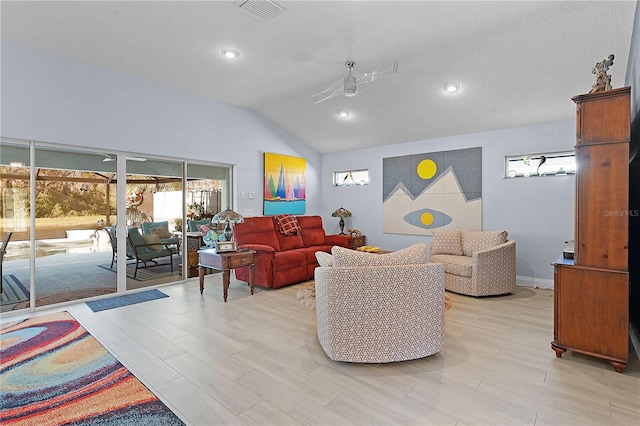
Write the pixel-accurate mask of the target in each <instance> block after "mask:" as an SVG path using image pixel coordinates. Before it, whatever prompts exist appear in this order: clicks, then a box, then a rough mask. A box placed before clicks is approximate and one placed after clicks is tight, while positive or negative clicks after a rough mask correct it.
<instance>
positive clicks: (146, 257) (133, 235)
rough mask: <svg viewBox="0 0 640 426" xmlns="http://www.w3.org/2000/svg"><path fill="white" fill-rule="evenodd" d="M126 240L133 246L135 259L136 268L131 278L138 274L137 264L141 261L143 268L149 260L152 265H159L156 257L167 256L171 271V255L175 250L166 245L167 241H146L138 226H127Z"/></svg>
mask: <svg viewBox="0 0 640 426" xmlns="http://www.w3.org/2000/svg"><path fill="white" fill-rule="evenodd" d="M127 235H128V237H127V240H128V241H129V243H130V244H131V247H132V248H133V256H134V258H135V261H136V269H135V271H134V273H133V278H135V277H136V276H137V274H138V265H140V263H142V264H143V265H144V268H145V269H147V263H148V262H151V263H153V264H154V266H161V265H162V264H160V263H158V261H157V259H161V258H163V257H169V265H170V266H171V272H173V255H174V253H176V251H175V250H174V249H173V248H171V247H168V244H169V243H162V242H160V241H158V242H154V243H147V242H146V241H145V240H144V238H143V237H142V235H141V234H140V231H139V230H138V228H129V230H128V232H127Z"/></svg>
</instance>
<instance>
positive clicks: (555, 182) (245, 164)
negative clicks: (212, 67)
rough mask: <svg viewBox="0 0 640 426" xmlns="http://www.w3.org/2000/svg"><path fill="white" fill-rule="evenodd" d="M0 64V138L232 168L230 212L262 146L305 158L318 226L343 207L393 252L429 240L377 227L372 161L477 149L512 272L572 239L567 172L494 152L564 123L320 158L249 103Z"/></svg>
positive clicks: (23, 54) (490, 216)
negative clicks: (540, 174)
mask: <svg viewBox="0 0 640 426" xmlns="http://www.w3.org/2000/svg"><path fill="white" fill-rule="evenodd" d="M1 61H2V73H1V76H0V78H1V94H2V97H1V99H0V101H1V105H0V107H1V121H0V124H1V127H0V135H1V136H3V137H12V138H20V139H27V140H36V141H43V142H55V143H62V144H68V145H76V146H83V147H95V148H96V149H101V148H102V149H108V150H115V151H118V150H122V151H127V152H132V153H139V154H149V153H154V154H158V155H161V156H169V157H174V158H177V159H196V160H197V159H202V160H207V161H214V162H219V163H227V164H234V165H236V166H237V167H236V172H237V182H236V183H237V191H236V195H238V194H240V193H241V192H245V193H248V192H252V191H253V192H255V193H256V198H255V199H254V200H248V199H244V200H242V199H239V198H240V197H239V196H238V197H237V198H238V202H237V204H236V207H237V210H238V211H239V212H241V213H242V212H243V211H244V210H245V209H253V211H254V212H255V214H256V215H259V214H261V213H262V201H261V194H262V192H263V189H262V177H263V153H264V151H268V152H274V153H279V154H286V155H293V156H298V157H304V158H306V159H307V196H308V197H307V213H308V214H321V215H322V216H323V219H324V222H325V229H327V230H328V231H329V232H339V228H338V219H337V218H332V217H331V212H332V211H333V210H335V209H336V208H338V207H340V206H344V207H345V208H348V209H350V210H351V211H352V212H353V215H354V216H353V217H352V218H347V219H346V222H347V227H356V228H359V229H361V230H362V231H363V232H364V233H365V234H366V235H367V238H368V242H369V243H371V244H375V245H380V246H383V247H384V248H387V249H399V248H402V247H405V246H407V245H409V244H412V243H414V242H417V241H423V240H424V241H429V238H428V237H418V236H408V235H396V234H383V233H382V158H383V157H392V156H398V155H406V154H413V153H421V152H431V151H439V150H449V149H459V148H466V147H474V146H482V147H483V225H484V229H506V230H508V231H509V235H510V237H511V238H513V239H515V240H517V242H518V275H521V276H524V277H530V280H531V282H532V283H534V284H538V285H542V286H546V285H549V280H551V279H552V268H551V267H550V265H549V263H550V262H551V261H553V260H555V259H556V258H557V257H558V256H559V255H560V254H561V251H562V248H563V243H562V242H563V241H564V240H565V239H569V238H571V236H572V235H573V198H574V178H573V177H563V178H560V177H558V178H551V177H547V178H532V179H530V180H524V179H514V180H505V179H503V178H502V174H503V170H502V169H503V161H504V156H505V155H511V154H522V153H537V152H545V151H558V150H566V149H572V147H573V145H574V143H575V124H574V122H573V121H563V122H556V123H548V124H543V125H537V126H526V127H520V128H512V129H506V130H500V131H494V132H485V133H478V134H472V135H463V136H456V137H451V138H442V139H434V140H428V141H416V142H411V143H406V144H401V145H389V146H384V147H377V148H371V149H366V150H360V151H351V152H342V153H337V154H328V155H323V156H320V155H319V154H318V153H317V152H315V151H313V150H311V149H310V148H308V147H307V146H306V145H303V144H302V143H300V142H299V141H298V140H297V139H295V138H294V137H292V136H291V135H289V134H288V133H286V132H285V131H283V130H282V129H280V128H279V127H277V126H275V125H274V124H273V123H272V122H270V121H269V120H267V119H266V118H264V117H263V116H261V115H259V114H257V113H255V112H253V111H250V110H246V109H243V108H238V107H234V106H230V105H227V104H224V103H221V102H216V101H213V100H211V99H208V98H205V97H202V96H198V95H194V94H190V93H186V92H183V91H180V90H176V89H172V88H168V87H165V86H161V85H159V84H156V83H153V82H149V81H144V80H141V79H138V78H136V77H132V76H129V75H124V74H120V73H116V72H113V71H110V70H106V69H103V68H99V67H95V66H92V65H88V64H84V63H79V62H76V61H73V60H70V59H67V58H63V57H59V56H55V55H50V54H47V53H43V52H40V51H36V50H33V49H30V48H26V47H24V46H20V45H17V44H14V43H11V42H7V41H2V45H1ZM212 84H215V82H212ZM220 84H224V82H220ZM567 102H571V101H570V100H567ZM359 168H364V169H369V171H370V179H371V184H370V185H369V186H366V187H348V188H341V189H337V188H333V187H332V181H331V179H332V174H331V173H332V172H333V171H334V170H349V169H359Z"/></svg>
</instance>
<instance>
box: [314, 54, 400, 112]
mask: <svg viewBox="0 0 640 426" xmlns="http://www.w3.org/2000/svg"><path fill="white" fill-rule="evenodd" d="M344 66H345V67H347V69H348V70H349V75H348V76H346V77H345V78H343V79H340V80H338V81H336V82H335V83H333V84H332V85H331V86H329V88H328V89H326V90H323V91H322V92H320V93H316V94H315V95H313V103H314V104H317V103H320V102H322V101H326V100H327V99H329V98H333V97H334V96H338V95H345V96H355V95H356V93H358V90H360V89H362V88H363V87H366V86H368V85H369V83H371V82H372V81H374V80H378V79H380V78H382V77H385V76H387V75H391V74H395V73H397V72H398V61H393V63H391V64H388V65H386V66H384V67H382V68H381V69H379V70H376V71H372V72H369V73H364V74H351V70H353V69H354V68H355V66H356V63H355V62H354V61H347V62H345V64H344Z"/></svg>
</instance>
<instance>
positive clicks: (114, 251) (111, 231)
mask: <svg viewBox="0 0 640 426" xmlns="http://www.w3.org/2000/svg"><path fill="white" fill-rule="evenodd" d="M104 230H105V231H107V235H109V242H110V243H111V266H110V267H109V269H113V263H114V262H117V261H118V237H117V235H116V227H115V226H107V227H105V228H104ZM134 257H135V253H134V252H133V247H131V243H130V242H129V240H128V239H127V260H131V259H133V258H134Z"/></svg>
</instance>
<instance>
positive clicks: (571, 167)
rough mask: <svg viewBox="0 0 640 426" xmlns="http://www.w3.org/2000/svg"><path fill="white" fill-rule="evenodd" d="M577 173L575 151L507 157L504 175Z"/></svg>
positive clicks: (512, 176) (526, 175)
mask: <svg viewBox="0 0 640 426" xmlns="http://www.w3.org/2000/svg"><path fill="white" fill-rule="evenodd" d="M575 173H576V153H575V151H563V152H551V153H545V154H528V155H514V156H508V157H505V167H504V177H505V178H508V179H511V178H518V177H531V176H564V175H573V174H575Z"/></svg>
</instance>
